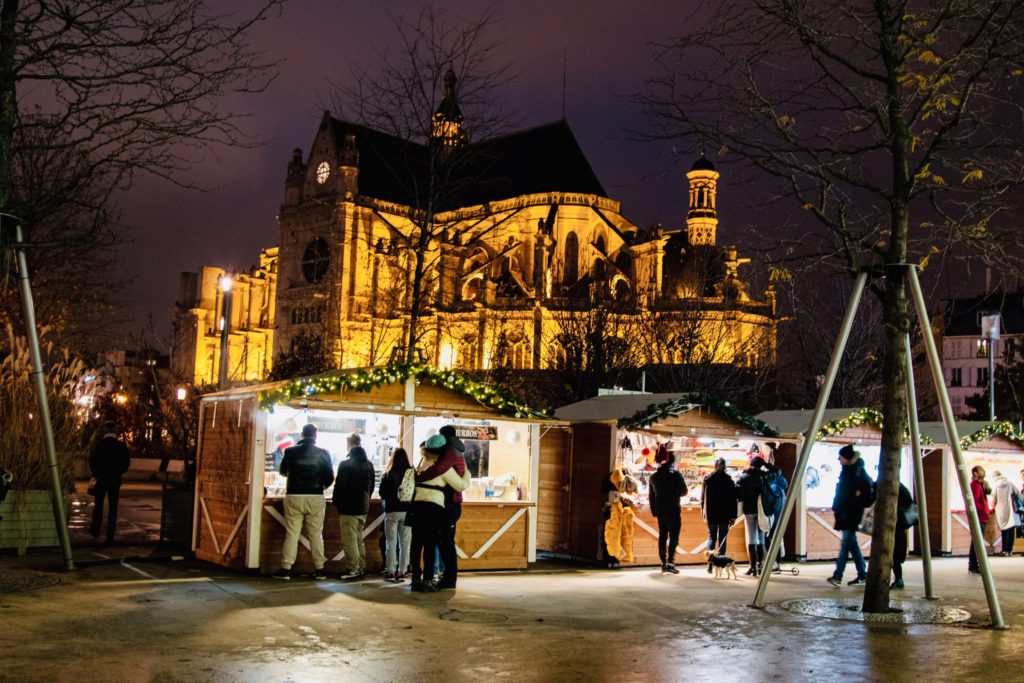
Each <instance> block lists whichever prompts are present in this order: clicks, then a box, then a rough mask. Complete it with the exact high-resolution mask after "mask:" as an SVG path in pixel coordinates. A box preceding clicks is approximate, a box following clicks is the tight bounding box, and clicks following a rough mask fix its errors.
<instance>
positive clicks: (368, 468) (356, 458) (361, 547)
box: [332, 434, 377, 580]
mask: <svg viewBox="0 0 1024 683" xmlns="http://www.w3.org/2000/svg"><path fill="white" fill-rule="evenodd" d="M360 443H362V442H361V440H360V438H359V435H358V434H353V435H351V436H350V437H348V448H349V451H348V456H347V457H346V458H345V459H344V460H342V461H341V462H340V463H338V475H337V476H336V477H335V478H334V497H333V498H332V500H333V502H334V507H335V509H337V511H338V520H339V523H340V525H341V549H342V550H343V551H344V552H345V558H344V559H345V565H346V569H345V570H344V571H342V574H341V578H343V579H356V580H358V579H361V578H363V577H365V576H366V545H365V544H364V543H363V529H365V528H366V513H367V512H369V510H370V494H371V493H373V485H374V482H375V480H376V476H377V474H376V472H374V470H373V463H372V462H370V460H369V458H367V457H366V451H364V450H363V447H362V446H361V445H360Z"/></svg>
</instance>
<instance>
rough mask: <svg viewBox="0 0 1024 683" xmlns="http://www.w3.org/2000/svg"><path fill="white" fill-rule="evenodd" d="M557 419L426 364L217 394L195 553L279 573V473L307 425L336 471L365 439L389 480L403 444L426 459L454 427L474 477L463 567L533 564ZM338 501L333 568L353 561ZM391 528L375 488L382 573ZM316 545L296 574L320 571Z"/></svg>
mask: <svg viewBox="0 0 1024 683" xmlns="http://www.w3.org/2000/svg"><path fill="white" fill-rule="evenodd" d="M550 421H551V420H550V419H545V418H543V416H542V415H541V414H540V413H539V412H537V411H534V410H531V409H530V408H528V407H527V406H524V405H522V404H519V403H517V402H515V401H513V400H512V399H510V398H508V397H507V396H505V395H504V394H502V393H500V392H497V391H495V390H494V389H492V388H490V387H485V386H483V385H478V384H476V383H473V382H472V381H471V380H469V379H468V378H467V377H466V376H465V375H462V374H461V373H455V372H452V371H438V370H436V369H433V368H429V367H427V366H422V365H413V366H397V367H396V366H392V367H388V368H381V369H371V370H352V371H338V372H336V373H332V374H330V375H326V376H319V377H316V378H310V379H301V380H294V381H291V382H278V383H270V384H263V385H257V386H250V387H244V388H238V389H231V390H228V391H222V392H218V393H215V394H210V395H207V396H205V397H203V400H202V403H201V408H200V444H199V449H198V450H199V453H198V458H197V470H198V471H197V477H196V514H195V517H194V519H195V523H194V529H193V548H194V550H195V552H196V556H197V557H199V558H200V559H204V560H207V561H210V562H215V563H217V564H222V565H225V566H230V567H234V568H238V569H258V570H259V571H260V572H262V573H268V572H273V571H276V569H277V568H278V566H279V564H280V552H281V545H282V541H283V538H284V526H283V524H284V514H283V507H282V504H283V499H284V490H285V485H286V480H285V478H284V477H282V476H281V475H280V474H278V468H279V466H280V462H281V457H282V456H283V454H284V450H285V449H286V448H288V447H289V446H291V445H293V444H294V443H295V442H297V441H298V439H299V436H300V435H299V432H300V431H301V429H302V426H303V425H304V424H307V423H310V424H314V425H316V427H317V430H318V435H317V445H318V446H320V447H322V448H324V449H326V450H327V451H328V452H329V453H330V455H331V460H332V464H333V466H334V468H335V470H336V469H337V465H338V463H339V462H340V461H341V460H342V459H344V458H345V457H346V454H347V444H346V441H347V438H348V437H349V436H350V435H352V434H357V435H359V436H360V439H361V441H362V447H363V448H364V450H365V451H366V453H367V456H368V458H369V459H370V461H371V462H372V464H373V466H374V470H375V471H376V473H377V481H378V483H379V481H380V477H381V475H382V473H383V470H384V468H385V467H386V465H387V462H388V459H389V457H390V454H391V451H392V450H393V449H394V448H396V447H399V446H401V447H403V448H405V449H406V451H407V452H408V453H409V454H410V455H411V456H412V458H413V460H414V462H415V461H416V460H417V459H418V457H419V449H418V447H417V445H418V444H420V443H422V442H423V441H425V440H426V439H427V437H429V436H431V435H433V434H436V433H437V432H438V430H439V429H440V427H441V426H443V425H445V424H452V425H454V427H455V429H456V432H457V435H458V436H459V438H460V439H461V440H462V441H463V442H464V443H465V445H466V460H467V465H468V467H469V469H470V472H471V476H472V484H471V486H470V488H469V489H468V490H467V491H466V492H465V494H464V503H463V515H462V519H461V521H460V523H459V526H458V532H457V535H456V545H457V546H458V549H457V552H458V553H459V556H460V558H461V561H460V569H462V568H464V569H467V570H472V569H483V568H502V569H506V568H507V569H512V568H524V567H526V564H527V562H529V561H531V560H532V559H533V558H534V555H535V541H534V539H535V536H536V512H535V505H536V491H537V477H538V469H537V465H538V460H539V459H538V456H537V452H538V450H539V449H540V447H541V443H540V442H541V434H540V429H539V427H540V425H541V424H543V423H545V422H550ZM331 494H332V490H330V489H329V490H328V491H326V492H325V499H326V505H327V516H326V519H325V522H324V542H325V546H326V551H327V558H328V563H327V566H326V569H327V570H328V571H333V570H335V569H337V568H339V567H340V564H339V563H340V561H341V560H342V558H343V557H344V556H343V554H342V553H341V550H340V538H339V527H338V517H337V514H336V512H335V510H334V507H333V506H332V505H330V503H329V501H330V498H331ZM382 521H383V514H382V512H381V510H380V504H379V500H377V497H376V487H375V491H374V495H373V500H371V508H370V512H369V514H368V515H367V521H366V528H365V531H364V539H365V542H366V550H367V565H368V569H369V570H370V571H374V570H375V569H376V568H379V567H380V566H382V560H381V557H380V553H379V549H378V547H379V546H378V541H379V538H380V535H381V532H382ZM308 547H309V546H308V541H307V540H306V539H301V540H300V550H299V556H298V559H297V560H296V563H295V565H294V566H293V570H294V571H295V572H296V573H303V572H306V571H311V570H312V560H311V557H310V555H309V553H308Z"/></svg>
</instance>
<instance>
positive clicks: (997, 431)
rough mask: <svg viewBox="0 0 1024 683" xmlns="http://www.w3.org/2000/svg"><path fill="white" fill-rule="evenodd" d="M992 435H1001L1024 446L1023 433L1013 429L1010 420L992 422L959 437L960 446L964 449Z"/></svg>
mask: <svg viewBox="0 0 1024 683" xmlns="http://www.w3.org/2000/svg"><path fill="white" fill-rule="evenodd" d="M993 436H1002V437H1005V438H1006V439H1008V440H1009V441H1012V442H1013V443H1015V444H1017V445H1018V446H1024V434H1021V433H1020V432H1018V431H1017V430H1016V429H1014V427H1013V423H1012V422H993V423H992V424H989V425H985V426H984V427H983V428H981V429H979V430H978V431H976V432H974V433H973V434H968V435H967V436H962V437H960V448H961V449H963V450H965V451H966V450H968V449H969V448H971V446H976V445H977V444H979V443H981V442H982V441H985V440H986V439H991V438H992V437H993Z"/></svg>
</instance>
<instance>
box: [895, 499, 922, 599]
mask: <svg viewBox="0 0 1024 683" xmlns="http://www.w3.org/2000/svg"><path fill="white" fill-rule="evenodd" d="M913 507H914V497H913V496H912V495H910V489H908V488H907V487H906V486H904V485H903V483H902V482H901V483H900V492H899V497H898V498H897V499H896V540H895V541H894V542H893V545H892V584H890V586H889V590H894V591H901V590H903V563H904V562H906V561H907V530H908V529H910V527H912V526H915V525H916V524H917V514H916V513H917V511H916V510H914V513H913V514H911V513H910V510H911V508H913Z"/></svg>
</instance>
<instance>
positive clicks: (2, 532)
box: [0, 490, 66, 554]
mask: <svg viewBox="0 0 1024 683" xmlns="http://www.w3.org/2000/svg"><path fill="white" fill-rule="evenodd" d="M52 501H53V498H52V496H51V494H50V492H49V491H45V490H28V491H23V490H14V491H9V492H8V493H7V498H6V499H5V500H4V502H3V503H0V517H2V518H3V520H2V521H0V548H17V550H18V554H22V553H24V551H25V549H26V548H46V547H52V546H56V545H60V539H59V538H58V536H57V524H56V522H55V520H54V518H53V502H52ZM65 507H66V506H65Z"/></svg>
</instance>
